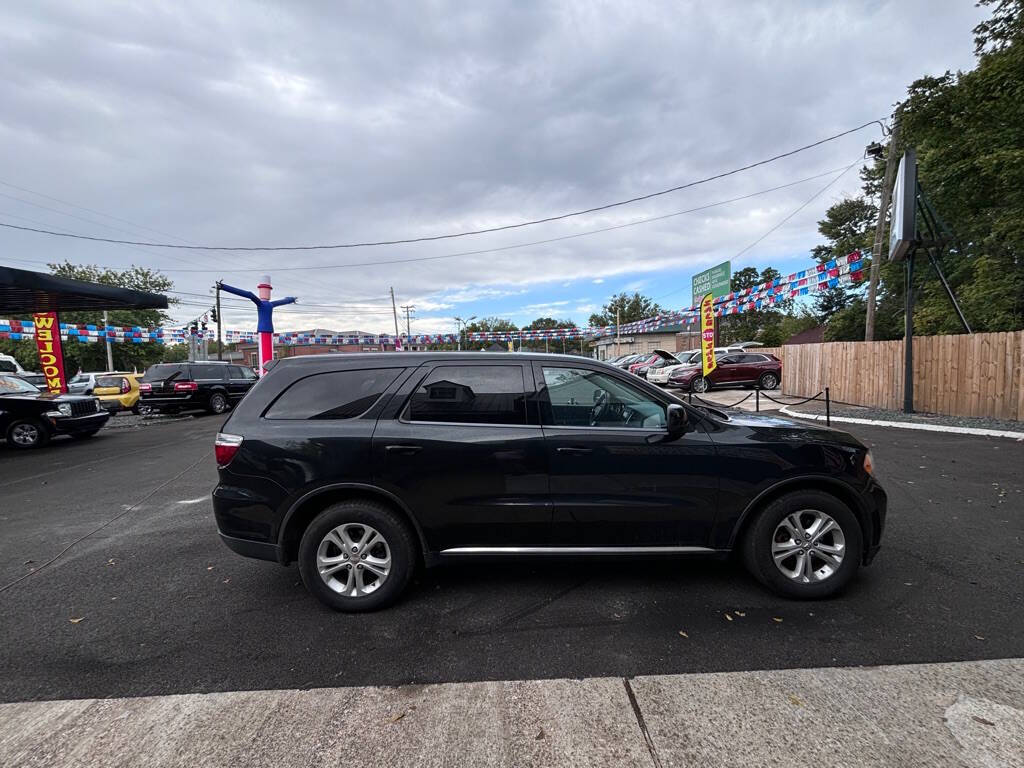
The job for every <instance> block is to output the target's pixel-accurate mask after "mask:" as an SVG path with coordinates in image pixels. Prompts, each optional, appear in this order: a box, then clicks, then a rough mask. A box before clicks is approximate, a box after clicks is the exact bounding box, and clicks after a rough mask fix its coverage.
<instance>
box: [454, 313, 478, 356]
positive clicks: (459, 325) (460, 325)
mask: <svg viewBox="0 0 1024 768" xmlns="http://www.w3.org/2000/svg"><path fill="white" fill-rule="evenodd" d="M474 320H476V315H473V316H472V317H467V318H466V319H465V320H463V319H462V318H461V317H456V318H455V329H456V330H457V331H458V332H459V351H460V352H461V351H462V331H463V330H464V329H465V328H466V326H467V325H469V324H470V323H471V322H473V321H474ZM466 341H467V342H468V341H469V340H468V339H467V340H466Z"/></svg>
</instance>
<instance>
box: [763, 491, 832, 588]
mask: <svg viewBox="0 0 1024 768" xmlns="http://www.w3.org/2000/svg"><path fill="white" fill-rule="evenodd" d="M845 556H846V536H845V535H844V534H843V529H842V528H841V527H840V525H839V523H837V522H836V521H835V520H834V519H833V518H832V517H830V516H829V515H827V514H825V513H824V512H822V511H820V510H817V509H802V510H800V511H799V512H793V513H792V514H789V515H786V517H784V518H783V519H782V521H781V522H780V523H779V524H778V525H777V526H775V532H774V533H773V534H772V560H773V561H774V563H775V567H776V568H778V569H779V571H780V572H781V573H782V574H783V575H784V576H785V577H786V578H787V579H790V580H791V581H795V582H797V583H799V584H814V583H817V582H821V581H825V580H826V579H828V578H831V577H832V576H833V575H834V574H835V572H836V571H838V570H839V567H840V566H841V565H842V564H843V558H844V557H845Z"/></svg>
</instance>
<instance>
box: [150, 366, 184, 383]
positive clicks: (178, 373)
mask: <svg viewBox="0 0 1024 768" xmlns="http://www.w3.org/2000/svg"><path fill="white" fill-rule="evenodd" d="M171 376H173V377H174V378H176V379H178V378H182V377H185V378H187V377H188V364H187V363H158V364H157V365H151V366H150V367H149V368H147V369H146V373H145V374H144V375H143V377H142V381H162V380H164V379H167V378H169V377H171Z"/></svg>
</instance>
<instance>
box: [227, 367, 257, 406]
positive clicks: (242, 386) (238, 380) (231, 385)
mask: <svg viewBox="0 0 1024 768" xmlns="http://www.w3.org/2000/svg"><path fill="white" fill-rule="evenodd" d="M227 368H228V396H229V397H230V398H231V402H232V403H237V402H238V401H239V400H241V399H242V398H243V397H245V395H246V393H247V392H248V391H249V390H250V389H252V385H253V384H254V383H255V382H256V374H255V373H253V372H252V371H251V370H249V369H248V368H243V367H242V366H240V365H229V366H228V367H227ZM246 373H248V374H249V375H248V376H247V375H246Z"/></svg>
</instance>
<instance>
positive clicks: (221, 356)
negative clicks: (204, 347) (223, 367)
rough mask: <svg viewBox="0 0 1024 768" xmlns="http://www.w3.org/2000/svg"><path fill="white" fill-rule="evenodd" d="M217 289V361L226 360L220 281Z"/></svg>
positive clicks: (216, 286)
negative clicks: (222, 331)
mask: <svg viewBox="0 0 1024 768" xmlns="http://www.w3.org/2000/svg"><path fill="white" fill-rule="evenodd" d="M214 288H216V289H217V359H218V360H223V359H224V342H223V337H222V335H221V332H220V329H221V328H223V327H224V318H223V317H221V314H220V280H218V281H217V284H216V285H215V286H214Z"/></svg>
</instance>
